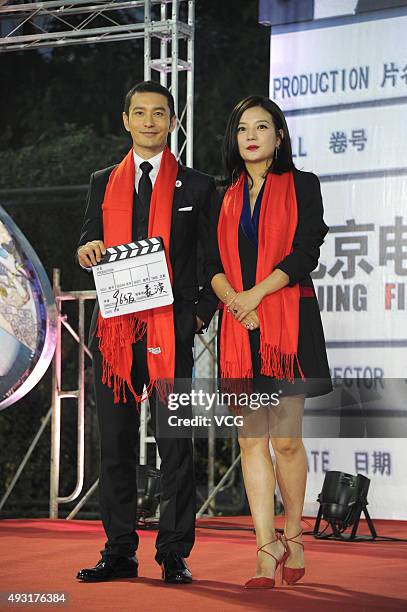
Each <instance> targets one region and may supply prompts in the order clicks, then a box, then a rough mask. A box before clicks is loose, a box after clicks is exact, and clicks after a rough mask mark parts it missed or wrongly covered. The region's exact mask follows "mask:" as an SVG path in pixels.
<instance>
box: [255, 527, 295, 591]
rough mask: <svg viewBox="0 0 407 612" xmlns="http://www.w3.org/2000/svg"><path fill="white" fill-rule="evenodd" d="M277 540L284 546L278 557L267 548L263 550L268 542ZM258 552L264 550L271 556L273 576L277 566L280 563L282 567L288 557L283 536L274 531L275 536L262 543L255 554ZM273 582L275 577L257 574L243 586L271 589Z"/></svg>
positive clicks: (274, 582)
mask: <svg viewBox="0 0 407 612" xmlns="http://www.w3.org/2000/svg"><path fill="white" fill-rule="evenodd" d="M277 540H279V541H280V542H281V543H282V545H283V546H284V552H283V554H282V555H281V557H280V559H278V558H277V557H275V556H274V555H273V554H272V553H270V552H268V551H267V550H264V547H265V546H268V545H269V544H273V542H276V541H277ZM259 552H264V553H266V555H269V556H270V557H273V559H274V560H275V562H276V570H275V576H277V570H278V567H279V566H280V565H281V567H283V565H284V563H285V562H286V560H287V558H288V554H289V553H288V548H287V545H286V544H285V542H284V540H283V538H282V537H281V535H280V534H279V533H276V537H275V538H274V540H271V542H267V544H263V546H260V547H259V548H258V549H257V554H259ZM275 584H276V580H275V578H267V576H259V577H256V578H250V580H248V581H247V582H246V584H245V585H244V588H245V589H272V588H273V587H274V585H275Z"/></svg>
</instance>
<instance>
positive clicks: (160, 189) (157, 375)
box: [96, 147, 178, 403]
mask: <svg viewBox="0 0 407 612" xmlns="http://www.w3.org/2000/svg"><path fill="white" fill-rule="evenodd" d="M177 174H178V163H177V160H176V159H175V157H174V155H173V154H172V153H171V152H170V150H169V149H168V147H165V149H164V152H163V156H162V159H161V164H160V170H159V173H158V176H157V179H156V181H155V184H154V189H153V193H152V197H151V203H150V213H149V219H148V238H152V237H153V236H160V237H161V238H162V239H163V241H164V248H165V253H166V257H167V265H168V270H169V274H170V279H171V282H172V268H171V262H170V258H169V245H170V231H171V219H172V203H173V195H174V188H175V181H176V178H177ZM134 178H135V168H134V157H133V149H131V150H130V151H129V152H128V154H127V155H126V157H125V158H124V159H123V160H122V161H121V162H120V164H119V165H118V166H116V168H114V169H113V170H112V172H111V174H110V176H109V182H108V184H107V187H106V191H105V197H104V200H103V204H102V211H103V232H104V242H105V246H106V247H110V246H116V245H118V244H126V243H129V242H132V240H133V236H132V233H133V225H132V219H133V194H134ZM146 331H147V365H148V372H149V377H150V382H149V385H148V388H147V394H144V395H143V394H142V395H141V396H139V395H137V393H136V392H135V390H134V389H133V385H132V382H131V368H132V362H133V348H132V344H133V343H134V342H138V341H139V340H140V339H141V338H142V337H143V336H144V334H145V332H146ZM96 335H97V337H98V338H99V348H100V351H101V353H102V358H103V375H102V382H103V383H104V384H107V385H108V386H109V387H111V386H112V378H113V393H114V401H115V403H118V402H119V401H120V397H121V396H122V399H123V402H126V394H125V383H126V384H127V386H128V388H129V389H130V391H131V392H132V393H133V395H134V397H135V399H136V401H137V402H139V401H142V400H144V399H146V397H148V396H149V395H150V394H151V391H152V389H153V387H154V386H156V387H157V391H159V394H160V396H163V394H164V393H165V385H166V381H168V380H173V379H174V372H175V337H174V316H173V308H172V305H171V304H170V305H169V306H161V307H159V308H152V309H151V310H143V311H141V312H135V313H132V314H128V315H120V316H118V317H112V318H110V319H103V317H102V316H101V314H100V313H99V318H98V327H97V333H96ZM158 347H159V350H158ZM150 349H152V350H150ZM154 349H156V350H154ZM160 381H161V382H162V383H163V384H162V385H160V384H159V383H160Z"/></svg>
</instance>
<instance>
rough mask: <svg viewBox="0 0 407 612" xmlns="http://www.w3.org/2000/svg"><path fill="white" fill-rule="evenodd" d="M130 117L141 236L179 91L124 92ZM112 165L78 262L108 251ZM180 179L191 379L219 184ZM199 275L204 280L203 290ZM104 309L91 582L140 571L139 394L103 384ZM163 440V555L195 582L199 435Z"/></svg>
mask: <svg viewBox="0 0 407 612" xmlns="http://www.w3.org/2000/svg"><path fill="white" fill-rule="evenodd" d="M123 122H124V126H125V128H126V130H127V131H128V132H129V133H130V134H131V137H132V141H133V155H134V164H135V188H134V197H133V216H132V235H133V240H140V239H143V238H146V237H147V236H148V222H149V212H150V200H151V197H152V192H153V189H154V184H155V181H156V179H157V175H158V173H159V169H160V164H161V160H162V156H163V151H164V149H165V147H166V143H167V138H168V135H169V133H170V132H172V131H173V130H174V129H175V126H176V116H175V111H174V99H173V97H172V95H171V94H170V92H169V91H168V90H167V89H166V88H165V87H162V86H161V85H160V84H158V83H156V82H153V81H145V82H143V83H140V84H138V85H136V86H135V87H133V88H132V89H131V90H130V91H129V92H128V94H127V96H126V99H125V106H124V112H123ZM114 168H115V166H113V167H110V168H106V169H104V170H100V171H98V172H95V173H94V174H93V175H92V177H91V180H90V186H89V192H88V199H87V208H86V212H85V219H84V223H83V227H82V232H81V237H80V241H79V246H78V250H77V257H78V261H79V263H80V265H81V266H83V267H91V266H92V265H95V264H97V263H98V262H99V261H100V259H101V257H102V255H103V253H104V252H105V245H104V236H106V227H104V225H103V214H102V203H103V200H104V197H105V191H106V187H107V184H108V180H109V176H110V174H111V172H112V171H113V170H114ZM175 170H176V168H175ZM174 176H175V174H174ZM173 188H174V195H173V203H172V218H171V228H170V240H169V258H170V262H171V267H172V273H173V277H172V278H173V281H172V290H173V294H174V303H173V313H174V337H175V372H174V374H175V378H176V379H180V378H182V379H190V378H191V375H192V367H193V353H192V347H193V344H194V335H195V333H197V332H199V331H200V330H201V328H203V327H205V326H207V325H208V324H209V322H210V320H211V319H212V316H213V314H214V312H215V310H216V308H217V302H218V300H217V298H216V297H215V295H214V294H213V292H212V290H211V288H210V286H209V285H208V286H205V283H204V282H203V281H202V279H201V283H199V280H198V276H199V274H198V259H199V257H198V248H199V245H202V249H201V251H202V252H204V247H205V243H206V240H207V232H208V224H209V222H208V218H209V208H210V205H211V202H212V201H213V198H214V194H215V183H214V180H213V178H211V177H209V176H207V175H205V174H202V173H200V172H198V171H196V170H193V169H191V168H187V167H185V166H182V165H181V164H180V163H179V164H178V174H177V177H176V181H175V185H174V186H173ZM159 205H160V202H158V206H159ZM167 255H168V254H167ZM203 269H205V266H203ZM200 284H201V285H204V286H203V288H202V289H200V287H199V285H200ZM98 312H99V307H98V303H97V301H96V306H95V310H94V313H93V317H92V322H91V329H90V348H91V350H92V353H93V367H94V385H95V396H96V406H97V413H98V422H99V434H100V447H101V464H100V480H99V499H100V510H101V516H102V521H103V526H104V529H105V532H106V535H107V542H106V544H105V548H104V550H103V551H101V554H102V559H101V560H100V561H99V563H98V564H97V565H96V566H95V567H93V568H88V569H82V570H81V571H80V572H79V573H78V575H77V578H78V579H79V580H82V581H84V582H99V581H105V580H111V579H114V578H120V577H132V576H137V573H138V562H137V559H136V557H135V551H136V549H137V546H138V536H137V533H136V532H135V521H136V505H137V485H136V467H137V463H138V460H137V439H138V425H139V420H138V410H137V407H136V405H135V401H134V399H133V396H132V395H131V393H127V397H128V401H127V402H126V403H122V402H120V403H119V404H117V403H116V404H115V403H114V398H113V391H112V389H111V388H109V387H108V386H107V385H105V384H103V383H102V354H101V352H100V349H99V342H98V338H96V337H95V329H96V325H97V319H98ZM146 335H147V334H144V336H143V337H142V339H141V340H139V341H137V342H135V343H134V344H133V362H132V370H131V382H132V385H133V388H134V389H135V391H136V393H137V394H139V395H141V394H142V392H143V387H144V385H148V382H149V372H148V366H147V348H146ZM156 399H157V398H156V391H155V390H153V394H152V396H151V397H150V406H152V407H153V406H155V405H156ZM158 407H159V406H158ZM151 418H152V425H153V428H154V431H155V432H156V427H157V424H156V410H155V409H152V410H151ZM156 442H157V445H158V450H159V453H160V457H161V497H160V523H159V532H158V535H157V540H156V549H157V552H156V557H155V558H156V561H157V562H158V563H159V564H160V565H161V566H162V570H163V578H164V580H165V581H166V582H172V583H186V582H191V580H192V576H191V573H190V571H189V569H188V567H187V565H186V562H185V557H187V556H188V555H189V553H190V551H191V549H192V546H193V544H194V538H195V511H196V507H195V482H194V470H193V455H192V451H193V449H192V441H191V439H190V438H175V437H174V438H160V437H159V436H157V435H156Z"/></svg>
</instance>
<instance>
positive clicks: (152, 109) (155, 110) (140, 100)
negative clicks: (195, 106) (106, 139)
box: [123, 92, 176, 159]
mask: <svg viewBox="0 0 407 612" xmlns="http://www.w3.org/2000/svg"><path fill="white" fill-rule="evenodd" d="M123 123H124V127H125V128H126V130H127V131H128V132H130V134H131V137H132V139H133V146H134V149H135V151H136V153H138V154H139V155H140V157H143V158H145V159H149V158H150V157H153V156H154V155H157V154H158V153H161V151H163V150H164V147H165V145H166V144H167V137H168V134H169V132H172V131H173V130H174V128H175V125H176V117H172V119H171V117H170V109H169V106H168V101H167V98H166V97H165V96H163V95H161V94H158V93H153V92H143V93H135V94H134V95H133V96H132V98H131V102H130V108H129V114H128V115H126V113H123Z"/></svg>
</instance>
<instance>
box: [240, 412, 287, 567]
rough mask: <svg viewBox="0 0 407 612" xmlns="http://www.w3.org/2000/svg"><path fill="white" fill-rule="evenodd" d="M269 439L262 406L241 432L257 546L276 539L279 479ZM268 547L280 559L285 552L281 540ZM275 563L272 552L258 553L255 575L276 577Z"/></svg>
mask: <svg viewBox="0 0 407 612" xmlns="http://www.w3.org/2000/svg"><path fill="white" fill-rule="evenodd" d="M269 440H270V438H269V434H268V408H260V409H259V410H257V411H255V412H254V411H253V413H252V414H250V415H249V416H247V417H245V424H244V427H243V428H241V430H240V431H239V444H240V450H241V463H242V471H243V478H244V483H245V488H246V493H247V497H248V500H249V505H250V510H251V514H252V518H253V524H254V528H255V530H256V541H257V546H258V547H260V546H264V544H266V543H267V542H272V541H273V540H274V539H275V528H274V491H275V485H276V480H275V474H274V467H273V462H272V459H271V454H270V446H269ZM265 550H267V551H268V552H269V553H272V554H273V555H275V556H276V557H277V558H280V557H281V556H282V554H283V553H284V547H283V545H282V544H281V542H280V541H277V542H274V543H273V544H269V545H268V546H266V547H265ZM275 566H276V563H275V561H274V559H273V558H272V557H270V555H268V554H266V553H264V552H259V553H258V555H257V567H256V576H267V577H269V578H273V576H274V572H275Z"/></svg>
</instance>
